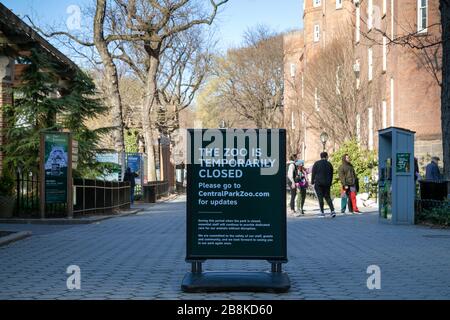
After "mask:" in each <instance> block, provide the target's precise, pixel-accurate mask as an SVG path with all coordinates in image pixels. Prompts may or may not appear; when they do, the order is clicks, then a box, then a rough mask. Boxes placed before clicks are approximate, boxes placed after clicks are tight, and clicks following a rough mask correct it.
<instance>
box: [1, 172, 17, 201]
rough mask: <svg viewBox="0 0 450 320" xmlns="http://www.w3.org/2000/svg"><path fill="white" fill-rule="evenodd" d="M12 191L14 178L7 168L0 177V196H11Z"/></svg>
mask: <svg viewBox="0 0 450 320" xmlns="http://www.w3.org/2000/svg"><path fill="white" fill-rule="evenodd" d="M13 193H14V178H13V177H12V175H11V174H9V172H8V170H4V172H3V175H2V176H1V177H0V196H12V195H13Z"/></svg>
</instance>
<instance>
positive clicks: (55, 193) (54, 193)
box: [44, 132, 69, 203]
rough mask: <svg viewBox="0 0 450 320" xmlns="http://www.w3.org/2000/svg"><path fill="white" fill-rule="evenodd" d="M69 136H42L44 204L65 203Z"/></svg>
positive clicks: (56, 134) (51, 134)
mask: <svg viewBox="0 0 450 320" xmlns="http://www.w3.org/2000/svg"><path fill="white" fill-rule="evenodd" d="M68 148H69V135H68V134H67V133H59V132H58V133H54V132H52V133H45V134H44V170H45V183H44V186H45V202H46V203H65V202H67V173H68V172H67V171H68V165H69V156H68V152H69V149H68Z"/></svg>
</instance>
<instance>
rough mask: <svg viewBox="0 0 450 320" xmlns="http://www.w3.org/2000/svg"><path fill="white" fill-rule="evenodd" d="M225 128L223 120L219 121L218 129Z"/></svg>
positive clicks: (225, 124)
mask: <svg viewBox="0 0 450 320" xmlns="http://www.w3.org/2000/svg"><path fill="white" fill-rule="evenodd" d="M226 128H227V123H226V121H225V120H224V119H222V120H220V123H219V129H226Z"/></svg>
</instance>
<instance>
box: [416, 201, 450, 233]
mask: <svg viewBox="0 0 450 320" xmlns="http://www.w3.org/2000/svg"><path fill="white" fill-rule="evenodd" d="M416 223H428V224H432V225H438V226H443V227H449V226H450V201H448V200H447V201H440V203H438V204H437V203H436V204H435V205H434V206H433V207H431V208H427V209H422V207H421V206H420V205H419V206H418V208H416Z"/></svg>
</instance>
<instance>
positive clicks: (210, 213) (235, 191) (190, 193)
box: [182, 129, 290, 292]
mask: <svg viewBox="0 0 450 320" xmlns="http://www.w3.org/2000/svg"><path fill="white" fill-rule="evenodd" d="M187 142H188V146H187V151H188V159H187V220H186V221H187V228H186V231H187V232H186V261H187V262H190V263H192V266H193V267H192V268H193V270H192V272H191V273H188V274H187V275H186V276H185V279H184V280H183V284H182V289H183V290H184V291H188V292H189V291H195V292H196V291H205V290H206V291H214V290H215V289H217V290H226V289H227V288H228V289H230V290H233V289H236V288H237V287H238V289H239V290H242V289H243V287H244V289H245V288H248V290H255V289H256V290H261V291H273V290H275V291H279V292H284V291H287V290H288V289H289V286H290V285H289V278H288V277H287V274H285V273H282V272H281V263H285V262H287V249H286V248H287V244H286V186H285V185H286V150H285V148H286V132H285V130H284V129H188V131H187ZM207 259H259V260H268V261H269V262H270V263H271V264H272V271H273V272H271V273H263V274H261V273H251V274H236V273H234V274H233V276H234V277H235V278H233V279H229V280H230V281H229V283H230V286H229V287H227V286H226V285H224V283H225V284H226V282H227V281H225V282H224V281H221V280H223V278H225V279H226V278H229V277H230V275H229V274H224V273H203V272H201V263H202V262H203V261H205V260H207ZM236 277H237V278H238V279H239V280H236ZM218 283H219V284H218ZM218 285H219V286H220V287H217V286H218Z"/></svg>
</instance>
